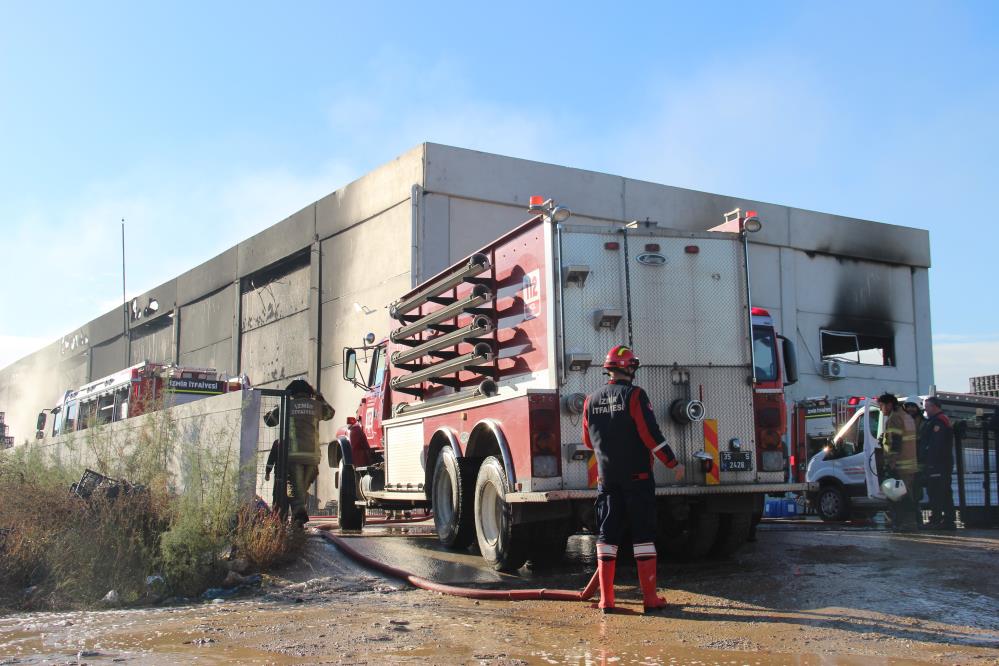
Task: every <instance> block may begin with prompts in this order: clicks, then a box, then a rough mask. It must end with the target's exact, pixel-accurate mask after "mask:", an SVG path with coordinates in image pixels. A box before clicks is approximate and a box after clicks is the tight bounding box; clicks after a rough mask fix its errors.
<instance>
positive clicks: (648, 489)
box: [583, 345, 683, 613]
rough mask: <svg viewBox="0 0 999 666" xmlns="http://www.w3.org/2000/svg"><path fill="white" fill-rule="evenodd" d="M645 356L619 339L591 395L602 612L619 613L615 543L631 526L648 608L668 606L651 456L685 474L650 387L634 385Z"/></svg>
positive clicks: (586, 437)
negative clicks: (661, 581)
mask: <svg viewBox="0 0 999 666" xmlns="http://www.w3.org/2000/svg"><path fill="white" fill-rule="evenodd" d="M638 366H639V362H638V358H637V357H636V356H635V354H634V352H633V351H632V350H631V349H630V348H629V347H627V346H625V345H618V346H616V347H614V348H613V349H611V350H610V351H609V352H608V353H607V358H606V360H605V361H604V368H605V369H606V371H607V374H608V375H609V376H610V381H608V382H607V384H605V385H604V386H603V387H602V388H601V389H599V390H598V391H596V392H594V393H593V394H591V395H590V396H589V397H587V398H586V402H585V405H584V409H583V442H584V443H585V445H586V446H587V447H588V448H590V449H593V452H594V455H595V456H596V459H597V471H598V475H599V476H598V479H597V491H598V495H597V502H596V514H597V522H598V526H599V536H598V537H597V572H598V577H599V581H600V603H599V604H598V607H599V608H600V609H601V610H602V612H604V613H612V612H614V572H615V568H616V562H617V549H618V546H620V545H621V540H622V538H623V537H624V534H625V532H626V531H627V530H628V529H629V528H630V531H631V538H632V544H633V549H634V553H635V562H636V564H637V566H638V580H639V583H640V584H641V588H642V597H643V605H644V607H645V612H646V613H653V612H656V611H658V610H660V609H662V608H665V606H666V602H665V601H664V600H663V599H661V598H660V597H659V595H658V594H657V593H656V547H655V544H654V543H653V539H654V538H655V529H656V495H655V480H654V478H653V476H652V456H653V455H654V456H655V457H657V458H658V459H659V460H660V461H661V462H662V463H663V464H664V465H666V467H669V468H670V469H672V470H673V473H674V476H675V478H676V480H677V481H679V480H681V479H682V478H683V465H681V464H679V462H678V461H677V459H676V456H675V455H674V454H673V450H672V449H671V448H670V447H669V446H668V445H667V444H666V441H665V438H664V437H663V434H662V432H661V431H660V430H659V425H658V424H657V423H656V418H655V416H654V415H653V413H652V407H651V405H650V404H649V397H648V395H646V393H645V391H643V390H642V389H641V388H639V387H637V386H635V385H634V384H632V382H633V380H634V379H635V370H637V369H638Z"/></svg>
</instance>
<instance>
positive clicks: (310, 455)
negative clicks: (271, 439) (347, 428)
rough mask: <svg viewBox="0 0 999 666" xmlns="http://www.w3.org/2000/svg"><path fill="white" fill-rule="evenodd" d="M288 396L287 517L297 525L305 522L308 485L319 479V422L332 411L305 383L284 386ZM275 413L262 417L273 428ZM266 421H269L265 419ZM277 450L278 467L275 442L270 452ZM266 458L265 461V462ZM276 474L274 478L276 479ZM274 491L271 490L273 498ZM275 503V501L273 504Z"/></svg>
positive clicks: (278, 453)
mask: <svg viewBox="0 0 999 666" xmlns="http://www.w3.org/2000/svg"><path fill="white" fill-rule="evenodd" d="M285 392H286V393H287V394H288V417H289V421H288V439H289V442H290V444H289V446H288V454H287V455H288V458H287V460H288V466H287V477H288V483H289V484H290V485H291V498H290V499H291V515H292V520H294V521H295V522H296V523H298V524H299V525H302V524H305V522H307V521H308V520H309V511H308V508H307V507H306V499H307V497H308V492H309V486H311V485H312V484H313V483H314V482H315V480H316V479H317V478H318V477H319V461H320V460H321V459H322V453H321V451H320V450H319V422H320V421H329V420H330V419H331V418H333V413H334V412H333V408H332V407H331V406H330V404H329V403H328V402H326V399H325V398H323V395H322V394H321V393H317V392H316V390H315V389H314V388H312V386H311V385H310V384H309V383H308V382H307V381H305V380H302V379H296V380H294V381H292V382H291V383H289V384H288V386H287V387H285ZM278 413H279V410H278V409H277V408H275V409H273V410H271V411H270V412H268V414H267V415H266V416H265V417H264V418H265V423H267V425H276V424H277V417H278ZM268 419H269V420H268ZM275 450H277V454H276V460H275V462H277V463H278V464H280V454H281V451H280V443H277V442H275V446H274V447H272V448H271V451H272V453H273V452H274V451H275ZM269 461H270V459H269V458H268V462H269ZM280 476H281V475H280V471H279V472H278V478H280ZM277 495H278V489H277V488H275V498H277ZM275 503H276V502H275Z"/></svg>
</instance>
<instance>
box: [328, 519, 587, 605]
mask: <svg viewBox="0 0 999 666" xmlns="http://www.w3.org/2000/svg"><path fill="white" fill-rule="evenodd" d="M400 522H412V521H407V520H403V521H400ZM333 527H334V525H333V523H324V524H322V525H317V526H316V529H317V530H319V532H320V534H322V536H323V537H324V538H325V539H326V540H327V541H329V542H330V543H332V544H333V545H334V546H336V547H337V548H339V549H340V550H341V551H342V552H344V553H346V554H347V556H348V557H350V558H351V559H352V560H354V561H355V562H357V563H359V564H362V565H364V566H366V567H368V568H371V569H374V570H375V571H379V572H381V573H383V574H385V575H386V576H390V577H392V578H398V579H400V580H404V581H406V582H407V583H409V584H410V585H412V586H413V587H418V588H420V589H421V590H429V591H430V592H438V593H440V594H447V595H451V596H455V597H464V598H465V599H494V600H500V601H537V600H549V601H587V600H589V599H591V598H593V595H594V594H595V593H596V591H597V585H598V579H597V572H596V571H594V572H593V577H592V578H590V582H589V583H587V584H586V587H585V588H583V590H582V591H580V592H573V591H572V590H549V589H547V588H535V589H529V590H483V589H479V588H474V587H459V586H457V585H445V584H444V583H435V582H433V581H431V580H427V579H426V578H423V577H421V576H417V575H416V574H414V573H412V572H409V571H406V570H405V569H400V568H398V567H393V566H391V565H388V564H385V563H384V562H379V561H378V560H375V559H373V558H371V557H368V556H367V555H365V554H363V553H361V552H358V551H357V550H356V549H355V548H353V547H352V546H350V545H348V544H347V541H348V540H347V539H344V538H343V537H340V536H337V535H336V534H332V533H330V530H332V529H333Z"/></svg>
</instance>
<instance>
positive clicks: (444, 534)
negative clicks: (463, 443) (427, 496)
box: [431, 447, 475, 549]
mask: <svg viewBox="0 0 999 666" xmlns="http://www.w3.org/2000/svg"><path fill="white" fill-rule="evenodd" d="M460 462H462V461H459V460H458V459H457V458H456V457H455V455H454V451H452V450H451V449H450V448H448V447H445V448H443V449H441V452H440V453H439V454H438V455H437V464H436V465H435V466H434V478H433V485H432V486H431V488H432V490H431V501H432V502H433V509H434V527H435V528H436V530H437V538H438V539H440V542H441V543H442V544H444V545H445V546H447V547H448V548H456V549H460V548H467V547H468V546H470V545H471V544H472V541H473V540H474V539H475V521H474V520H473V516H472V504H473V503H474V499H473V496H472V493H473V491H474V489H475V488H474V486H473V483H474V481H473V480H474V479H475V473H474V470H470V469H468V467H467V466H464V465H460V464H459V463H460Z"/></svg>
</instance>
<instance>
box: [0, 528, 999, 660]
mask: <svg viewBox="0 0 999 666" xmlns="http://www.w3.org/2000/svg"><path fill="white" fill-rule="evenodd" d="M427 531H428V530H426V529H424V530H422V531H421V530H420V529H412V530H408V529H407V530H393V531H392V532H389V531H388V530H384V529H383V530H382V531H377V530H375V531H374V533H373V534H372V535H371V536H367V537H365V538H358V539H354V540H352V542H351V543H352V544H357V546H358V547H359V549H362V550H366V551H367V552H369V553H372V554H376V555H379V556H380V557H382V558H385V559H386V560H387V561H389V563H391V564H393V565H395V566H400V567H405V568H409V569H411V570H414V571H416V572H418V573H420V574H421V575H428V574H427V572H429V574H430V575H428V577H430V576H433V577H435V578H436V579H438V580H442V581H444V582H450V583H456V584H462V583H474V584H476V585H480V586H481V585H485V586H507V585H511V586H516V587H549V588H553V587H559V588H570V589H579V588H581V587H582V586H583V585H584V584H585V583H586V580H587V579H588V578H589V574H590V573H591V572H592V570H593V566H594V565H593V555H592V553H593V541H592V538H590V537H583V536H579V537H574V538H573V539H572V540H571V541H570V553H569V555H568V557H567V562H566V563H565V564H564V565H561V566H560V567H558V568H557V569H555V570H554V571H550V572H545V573H532V572H530V571H528V570H527V569H524V570H522V572H521V573H520V574H519V575H517V576H509V575H502V574H497V573H495V572H492V571H488V570H485V569H484V568H482V567H481V566H479V564H478V559H477V556H475V555H474V554H462V553H448V552H446V551H442V550H441V549H439V548H438V547H437V545H436V542H435V539H434V537H433V536H432V535H430V534H427ZM997 564H999V534H997V533H996V532H988V531H970V530H969V531H965V530H961V531H959V532H957V533H952V534H931V533H920V534H913V535H899V534H892V533H890V532H886V531H883V530H876V529H850V528H837V529H826V528H824V527H823V526H820V525H816V524H814V523H804V524H770V525H764V526H762V529H761V531H760V535H759V540H758V541H757V542H756V543H754V544H749V545H748V546H747V547H746V548H744V549H743V550H742V551H741V552H740V553H739V554H738V555H736V556H734V557H732V558H729V559H727V560H719V561H706V562H698V563H688V564H674V563H669V562H661V563H660V573H659V582H660V586H661V587H662V588H664V592H665V595H666V596H667V598H668V599H669V601H670V602H671V603H672V604H673V606H672V607H671V608H670V610H669V611H668V612H667V613H666V614H664V615H662V616H658V617H656V616H653V617H645V616H642V615H641V614H640V611H641V597H640V594H639V592H638V590H637V588H636V586H635V575H634V565H633V563H631V562H622V563H620V564H619V566H618V569H619V577H618V582H619V584H618V587H617V595H618V600H619V604H618V605H619V606H620V607H622V608H623V609H624V610H625V613H624V614H621V615H611V616H601V615H599V614H598V612H597V611H596V610H594V609H592V608H590V607H589V604H587V603H583V602H553V601H528V602H506V601H502V602H497V601H475V600H469V599H461V598H456V597H445V596H441V595H438V594H434V593H431V592H426V591H422V590H416V589H412V588H409V587H408V586H406V585H405V584H403V583H400V582H398V581H393V580H389V579H385V578H382V577H380V576H378V575H376V574H374V573H372V572H370V571H367V570H365V569H362V568H360V567H358V566H357V565H354V564H353V563H351V562H350V561H349V560H347V559H346V558H345V557H344V556H343V555H342V554H341V553H340V552H339V551H337V550H336V549H335V548H334V547H333V546H331V545H330V544H328V543H327V542H326V541H325V540H323V539H322V538H321V537H319V536H316V537H314V538H312V539H311V540H310V543H309V544H308V547H307V549H306V552H305V554H304V556H303V557H302V559H301V560H300V561H299V562H297V563H296V564H294V565H293V566H291V567H289V568H288V569H286V570H284V571H282V572H281V575H280V576H275V577H269V578H268V579H266V581H265V585H264V586H263V588H262V589H261V590H260V591H259V592H258V593H255V594H249V595H246V596H242V597H239V598H235V599H226V600H218V601H208V602H204V603H198V604H194V605H182V606H172V607H161V608H152V609H142V610H107V611H89V612H76V613H34V614H27V615H9V616H6V617H0V664H35V663H59V664H78V663H122V662H124V663H143V664H146V663H159V664H168V663H178V662H180V663H204V664H215V663H230V662H231V663H247V664H297V663H309V664H313V663H333V664H408V663H430V664H478V663H485V664H733V665H741V664H747V665H750V666H758V665H763V664H858V665H859V664H865V665H866V664H914V663H942V664H999V580H997V578H996V571H997Z"/></svg>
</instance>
